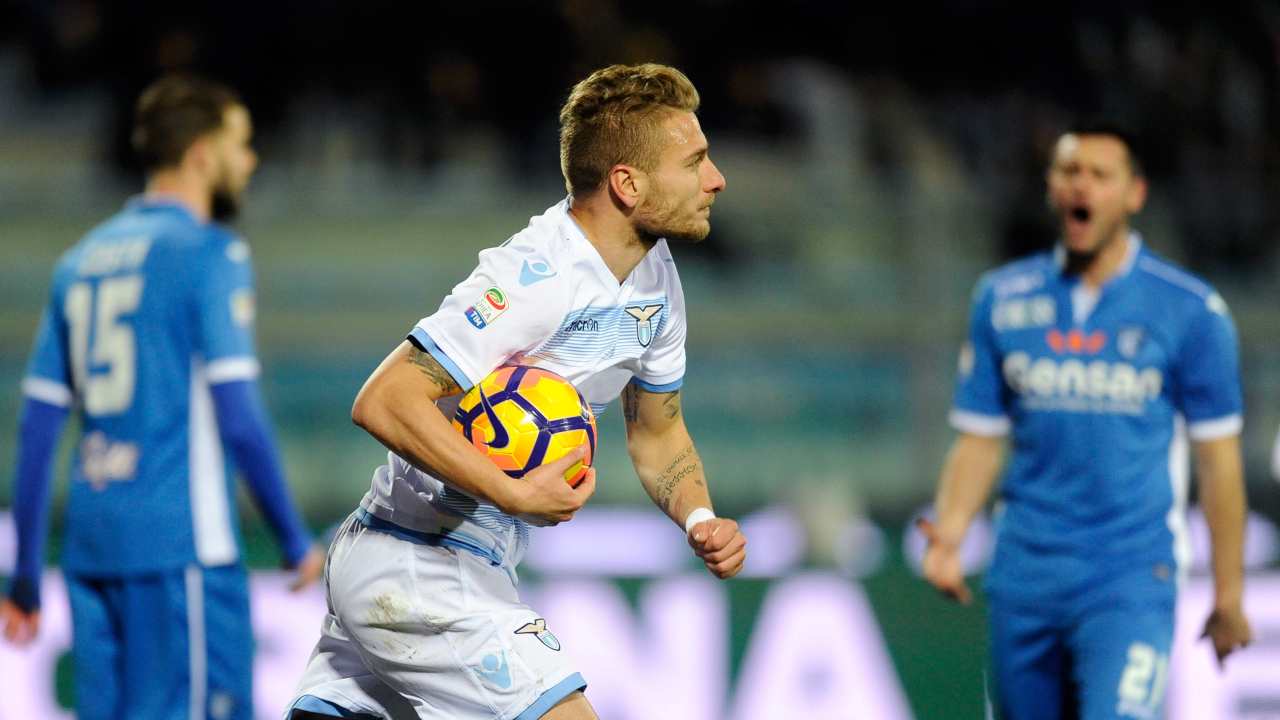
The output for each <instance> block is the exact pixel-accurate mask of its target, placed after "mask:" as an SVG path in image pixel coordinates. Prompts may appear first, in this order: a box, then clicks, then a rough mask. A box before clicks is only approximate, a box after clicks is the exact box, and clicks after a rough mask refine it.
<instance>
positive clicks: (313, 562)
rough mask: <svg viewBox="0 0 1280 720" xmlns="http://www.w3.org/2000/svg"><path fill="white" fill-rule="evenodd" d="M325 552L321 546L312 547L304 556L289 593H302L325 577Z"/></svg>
mask: <svg viewBox="0 0 1280 720" xmlns="http://www.w3.org/2000/svg"><path fill="white" fill-rule="evenodd" d="M324 561H325V551H324V548H322V547H320V546H319V545H312V546H311V547H310V548H308V549H307V554H306V555H303V556H302V560H300V561H299V562H298V567H296V568H294V572H293V580H291V581H289V592H300V591H301V590H302V589H304V588H306V587H308V586H310V585H311V584H312V583H314V582H315V581H317V580H319V579H320V578H321V577H323V576H324Z"/></svg>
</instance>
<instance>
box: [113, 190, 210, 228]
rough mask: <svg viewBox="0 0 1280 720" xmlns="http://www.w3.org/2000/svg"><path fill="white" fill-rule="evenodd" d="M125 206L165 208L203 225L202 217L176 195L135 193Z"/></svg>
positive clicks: (148, 208) (138, 208)
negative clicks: (198, 216)
mask: <svg viewBox="0 0 1280 720" xmlns="http://www.w3.org/2000/svg"><path fill="white" fill-rule="evenodd" d="M125 208H126V209H129V210H164V211H168V212H176V213H179V214H181V215H183V216H185V217H186V218H187V219H188V220H190V221H191V222H192V223H194V224H196V225H202V224H203V223H201V222H200V218H197V217H196V214H195V213H194V212H192V211H191V208H189V207H187V206H186V204H185V203H183V202H182V201H181V200H178V199H177V198H175V197H171V196H168V195H134V196H133V197H131V198H129V200H128V201H127V202H125Z"/></svg>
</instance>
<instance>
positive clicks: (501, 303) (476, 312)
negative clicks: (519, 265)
mask: <svg viewBox="0 0 1280 720" xmlns="http://www.w3.org/2000/svg"><path fill="white" fill-rule="evenodd" d="M510 306H511V303H510V302H509V301H508V300H507V294H506V293H504V292H502V288H500V287H498V286H497V285H495V286H493V287H491V288H489V289H488V290H485V291H484V294H483V295H481V296H480V299H479V300H478V301H477V302H476V304H474V305H472V306H470V307H468V308H467V309H466V310H465V311H463V314H465V315H466V316H467V322H469V323H471V325H472V327H474V328H475V329H477V330H483V329H485V328H486V327H488V325H489V324H490V323H492V322H493V321H494V320H497V319H498V316H499V315H501V314H502V313H504V312H506V311H507V308H508V307H510Z"/></svg>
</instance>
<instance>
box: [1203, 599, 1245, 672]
mask: <svg viewBox="0 0 1280 720" xmlns="http://www.w3.org/2000/svg"><path fill="white" fill-rule="evenodd" d="M1200 637H1201V638H1208V639H1209V640H1210V642H1212V643H1213V652H1214V654H1215V655H1217V657H1218V668H1219V669H1221V668H1222V665H1223V662H1224V661H1225V660H1226V659H1227V656H1228V655H1230V654H1231V653H1233V652H1235V651H1236V650H1239V649H1241V648H1243V647H1245V646H1247V645H1248V644H1249V643H1251V642H1253V629H1252V628H1250V627H1249V618H1247V617H1245V615H1244V609H1243V608H1242V607H1240V604H1239V603H1237V604H1236V605H1234V606H1232V607H1227V608H1216V609H1215V610H1214V611H1213V612H1212V613H1211V614H1210V615H1209V619H1208V620H1206V621H1205V623H1204V632H1202V633H1200Z"/></svg>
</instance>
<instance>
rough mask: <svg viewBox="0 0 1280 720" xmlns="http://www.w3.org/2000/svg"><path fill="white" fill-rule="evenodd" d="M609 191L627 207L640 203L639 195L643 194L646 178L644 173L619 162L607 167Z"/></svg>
mask: <svg viewBox="0 0 1280 720" xmlns="http://www.w3.org/2000/svg"><path fill="white" fill-rule="evenodd" d="M608 180H609V192H611V193H613V196H614V197H615V198H617V199H618V202H620V203H622V204H623V205H624V206H626V207H627V208H634V207H635V206H636V205H639V204H640V196H641V195H643V194H644V188H645V185H646V182H647V181H646V178H645V176H644V173H643V172H642V171H640V170H639V169H637V168H635V167H632V166H630V165H623V164H621V163H619V164H617V165H614V166H613V167H611V168H609V177H608Z"/></svg>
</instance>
